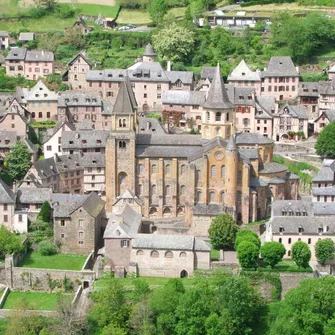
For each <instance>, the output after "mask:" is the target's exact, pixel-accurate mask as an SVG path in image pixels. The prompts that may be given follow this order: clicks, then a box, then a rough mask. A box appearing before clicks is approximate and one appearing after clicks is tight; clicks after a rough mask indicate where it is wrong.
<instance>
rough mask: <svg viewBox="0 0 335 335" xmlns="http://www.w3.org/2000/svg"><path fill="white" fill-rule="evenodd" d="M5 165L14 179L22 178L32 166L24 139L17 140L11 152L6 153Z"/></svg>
mask: <svg viewBox="0 0 335 335" xmlns="http://www.w3.org/2000/svg"><path fill="white" fill-rule="evenodd" d="M5 165H6V167H7V170H8V175H9V176H10V177H11V178H12V179H13V180H21V179H22V178H23V177H24V175H25V174H26V172H27V170H28V169H29V168H30V165H31V163H30V154H29V151H28V148H27V146H26V145H25V144H24V142H22V141H17V142H16V144H15V146H13V147H12V150H11V152H10V153H8V154H7V155H6V161H5Z"/></svg>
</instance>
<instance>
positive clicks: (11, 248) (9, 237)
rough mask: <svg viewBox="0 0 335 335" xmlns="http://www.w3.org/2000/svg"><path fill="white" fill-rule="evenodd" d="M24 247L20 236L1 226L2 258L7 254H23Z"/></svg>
mask: <svg viewBox="0 0 335 335" xmlns="http://www.w3.org/2000/svg"><path fill="white" fill-rule="evenodd" d="M23 249H24V247H23V245H22V240H21V238H20V236H18V235H16V234H15V233H12V232H11V231H9V230H8V229H7V228H6V227H5V226H3V225H1V226H0V257H2V258H3V257H4V256H5V255H7V254H12V253H20V252H23Z"/></svg>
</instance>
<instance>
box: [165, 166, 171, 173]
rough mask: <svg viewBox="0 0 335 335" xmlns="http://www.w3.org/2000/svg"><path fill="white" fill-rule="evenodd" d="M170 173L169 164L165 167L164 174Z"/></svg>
mask: <svg viewBox="0 0 335 335" xmlns="http://www.w3.org/2000/svg"><path fill="white" fill-rule="evenodd" d="M170 173H171V166H170V164H166V165H165V174H170Z"/></svg>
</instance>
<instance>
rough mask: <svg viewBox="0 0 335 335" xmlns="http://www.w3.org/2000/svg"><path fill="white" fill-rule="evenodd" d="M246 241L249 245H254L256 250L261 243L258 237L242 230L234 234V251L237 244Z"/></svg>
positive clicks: (249, 231)
mask: <svg viewBox="0 0 335 335" xmlns="http://www.w3.org/2000/svg"><path fill="white" fill-rule="evenodd" d="M244 241H248V242H251V243H254V244H255V245H256V246H257V247H258V248H260V246H261V241H260V239H259V237H258V235H257V234H256V233H255V232H253V231H252V230H249V229H242V230H239V231H238V232H237V234H236V240H235V245H234V246H235V250H237V248H238V246H239V244H240V243H241V242H244Z"/></svg>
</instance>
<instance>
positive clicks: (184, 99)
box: [162, 90, 206, 106]
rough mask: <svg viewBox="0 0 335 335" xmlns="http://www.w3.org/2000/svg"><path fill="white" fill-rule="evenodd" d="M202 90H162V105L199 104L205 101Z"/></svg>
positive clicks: (204, 93)
mask: <svg viewBox="0 0 335 335" xmlns="http://www.w3.org/2000/svg"><path fill="white" fill-rule="evenodd" d="M205 99H206V92H204V91H177V90H171V91H164V92H163V94H162V104H163V105H187V106H192V105H196V106H201V105H203V104H204V103H205Z"/></svg>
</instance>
